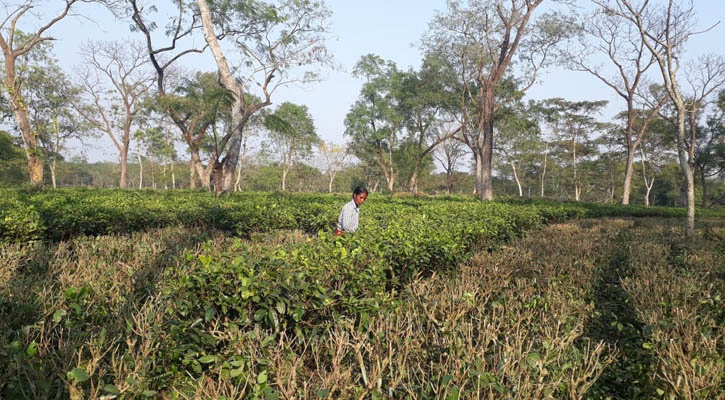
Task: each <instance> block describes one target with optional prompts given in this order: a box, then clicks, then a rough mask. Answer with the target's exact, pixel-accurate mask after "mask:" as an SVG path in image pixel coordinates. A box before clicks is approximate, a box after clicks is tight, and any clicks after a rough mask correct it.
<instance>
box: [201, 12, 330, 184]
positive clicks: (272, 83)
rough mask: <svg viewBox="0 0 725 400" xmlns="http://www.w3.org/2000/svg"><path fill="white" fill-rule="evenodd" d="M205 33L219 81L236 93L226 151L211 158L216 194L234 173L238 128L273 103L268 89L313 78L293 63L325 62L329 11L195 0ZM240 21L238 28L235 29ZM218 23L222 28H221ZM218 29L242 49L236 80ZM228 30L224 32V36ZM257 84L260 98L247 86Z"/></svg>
mask: <svg viewBox="0 0 725 400" xmlns="http://www.w3.org/2000/svg"><path fill="white" fill-rule="evenodd" d="M197 5H198V7H199V12H200V15H201V21H202V25H203V28H204V38H205V40H206V43H207V44H208V45H209V48H210V49H211V52H212V54H213V55H214V60H215V61H216V63H217V67H218V69H219V81H220V83H221V85H222V87H224V88H225V89H226V90H228V91H229V92H230V93H231V94H232V95H233V97H234V104H233V105H232V129H231V130H230V131H229V132H228V133H227V134H226V135H225V136H224V137H223V138H222V139H221V142H220V144H221V146H220V148H221V149H223V150H226V155H225V156H224V157H223V158H221V154H217V157H216V159H215V160H213V162H214V164H215V166H214V174H215V177H214V178H215V182H216V185H215V190H216V192H217V195H219V194H221V193H222V191H226V190H229V189H231V187H232V178H233V174H234V171H235V170H236V167H237V164H238V161H239V152H240V148H241V143H242V133H243V131H244V126H245V125H246V124H247V122H248V121H249V118H250V117H251V116H252V115H254V113H256V112H258V111H259V110H261V109H262V108H264V107H267V106H269V105H270V104H272V101H271V97H272V94H273V93H274V92H275V91H276V90H277V89H278V88H279V87H282V86H285V85H287V84H290V83H292V82H309V81H311V80H312V79H314V78H315V76H314V75H313V74H310V73H306V74H304V76H303V77H302V78H295V77H291V76H290V75H289V72H290V70H291V69H292V68H294V67H300V66H310V65H315V64H323V63H326V62H328V61H329V59H330V57H329V56H328V54H327V49H326V48H325V46H324V38H323V36H322V35H323V34H324V33H325V32H326V27H325V25H324V21H325V19H326V18H327V17H328V15H329V11H328V10H327V9H326V8H325V7H324V5H323V4H321V3H312V2H281V3H280V4H277V5H274V6H273V5H270V4H268V3H264V2H259V3H257V6H256V8H255V9H254V10H253V12H249V13H246V12H245V13H241V14H239V12H237V11H235V10H233V9H226V8H225V4H212V6H213V8H210V7H209V4H208V3H207V1H206V0H197ZM235 26H239V28H236V29H235V28H234V27H235ZM220 27H221V28H220ZM219 29H221V32H219V34H220V35H221V36H223V37H230V38H231V39H233V40H234V44H235V45H236V46H237V47H238V48H239V49H240V50H241V53H242V54H243V55H244V57H245V59H244V60H243V63H244V65H245V66H246V67H247V68H245V71H246V73H247V74H246V76H243V77H241V78H239V79H237V77H236V76H235V75H234V73H233V72H232V68H231V66H230V64H229V61H228V60H227V58H226V56H225V55H224V51H223V50H222V47H221V43H220V40H219V37H218V36H217V34H215V30H219ZM227 34H228V36H227ZM252 85H255V86H257V85H258V86H259V87H260V89H261V100H255V99H254V98H253V96H250V94H251V93H250V90H251V86H252Z"/></svg>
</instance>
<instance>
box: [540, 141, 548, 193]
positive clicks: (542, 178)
mask: <svg viewBox="0 0 725 400" xmlns="http://www.w3.org/2000/svg"><path fill="white" fill-rule="evenodd" d="M548 158H549V143H548V142H547V143H546V150H544V166H543V168H542V170H541V197H544V182H545V181H544V178H545V177H546V162H547V159H548Z"/></svg>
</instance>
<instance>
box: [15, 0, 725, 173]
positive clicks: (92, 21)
mask: <svg viewBox="0 0 725 400" xmlns="http://www.w3.org/2000/svg"><path fill="white" fill-rule="evenodd" d="M580 2H581V3H582V4H586V3H587V2H584V1H583V0H580ZM43 4H45V5H44V6H41V7H39V11H41V12H48V11H49V10H50V9H52V8H53V6H52V5H53V4H54V2H53V1H52V0H51V1H46V2H43ZM159 4H161V3H159ZM327 4H328V7H329V8H330V9H331V11H332V17H331V19H330V25H331V26H330V28H331V29H330V31H331V34H330V40H329V42H328V46H329V49H330V51H331V53H332V54H333V55H334V57H335V60H336V62H337V63H338V64H339V65H340V66H341V69H342V70H341V71H338V70H335V71H328V72H327V73H326V74H325V80H324V81H322V82H318V83H314V84H311V85H309V86H307V87H305V88H300V87H288V88H285V89H280V91H278V92H277V93H275V97H273V99H272V101H273V102H274V103H275V105H276V104H280V103H282V102H284V101H292V102H295V103H298V104H305V105H307V106H308V107H309V109H310V112H311V114H312V116H313V118H314V120H315V125H316V127H317V130H318V134H319V135H320V137H322V138H323V139H325V140H327V141H332V142H335V143H343V142H344V138H343V131H344V124H343V121H344V118H345V115H346V113H347V112H348V110H349V108H350V106H351V105H352V103H353V102H354V101H355V99H356V98H357V96H358V94H359V90H360V86H361V82H360V81H359V80H357V79H355V78H352V77H351V76H350V75H349V73H348V72H347V71H350V70H351V69H352V67H353V65H354V64H355V62H357V60H358V59H359V58H360V56H362V55H365V54H368V53H375V54H377V55H379V56H380V57H382V58H384V59H389V60H392V61H394V62H395V63H396V64H397V65H398V67H399V68H401V69H407V68H408V67H413V68H417V67H418V66H419V65H420V60H421V53H420V50H419V49H418V48H417V46H416V43H417V42H418V41H419V40H420V38H421V36H422V35H423V33H424V32H425V31H426V30H427V28H428V23H429V22H430V20H431V19H432V16H433V15H434V12H435V11H436V10H439V11H444V10H445V0H367V1H353V0H329V1H328V2H327ZM56 6H57V3H56ZM695 7H696V8H697V10H698V14H699V26H701V27H704V26H710V25H712V24H713V23H715V22H717V21H725V0H695ZM77 11H78V12H80V13H82V14H84V15H85V16H86V17H87V19H81V18H74V19H71V20H67V21H62V22H61V23H60V24H59V25H57V26H56V27H54V28H53V30H52V31H51V33H52V35H53V36H54V37H56V38H57V39H58V40H57V41H56V43H55V49H56V56H57V58H58V59H60V61H61V65H62V66H63V67H64V68H65V69H66V70H68V71H69V72H70V71H71V69H72V68H73V67H74V66H75V65H77V64H78V63H79V56H78V48H79V47H80V45H81V44H82V43H83V42H84V41H87V40H90V39H92V40H123V39H140V37H141V35H140V34H139V33H133V32H130V30H129V29H128V26H129V24H128V23H127V22H123V21H116V20H114V18H113V17H112V16H111V15H110V14H109V13H108V12H107V11H105V10H103V9H101V8H99V7H95V6H87V5H84V4H80V7H78V9H77ZM537 11H539V10H537ZM539 12H540V11H539ZM27 22H28V23H30V20H28V21H27ZM25 26H30V25H25ZM21 29H23V26H21ZM723 37H725V23H721V24H720V25H718V26H717V27H716V28H714V29H713V30H712V31H710V32H708V33H707V34H705V35H701V36H699V37H697V38H695V39H694V40H693V42H692V45H691V47H690V51H689V56H692V57H696V56H697V55H700V54H703V53H707V52H715V53H719V54H723V53H725V52H724V51H723V42H722V38H723ZM229 57H230V58H231V57H232V56H231V55H229ZM184 65H185V66H186V67H187V68H191V69H198V70H204V71H212V70H215V68H216V66H215V64H214V62H213V59H212V56H211V54H210V53H209V52H207V53H205V54H203V55H201V56H193V57H189V58H185V59H184ZM540 80H541V81H542V83H541V84H539V85H536V86H535V87H533V88H532V89H531V90H530V91H529V93H528V97H530V98H535V99H543V98H549V97H564V98H567V99H571V100H583V99H587V100H599V99H605V100H610V101H611V103H610V106H609V108H608V109H607V111H606V112H605V115H603V118H605V119H606V118H609V117H611V116H612V115H613V114H615V113H617V112H618V111H619V110H620V109H621V105H620V102H619V100H618V99H617V98H616V97H615V96H614V95H613V92H612V91H611V89H608V88H606V87H605V86H604V85H603V84H601V83H600V82H599V81H598V80H596V79H594V78H593V77H590V76H589V75H587V74H584V73H575V72H569V71H565V70H562V69H560V68H552V69H550V70H549V71H547V72H546V73H545V74H543V75H542V76H541V78H540ZM102 143H105V142H102ZM104 147H107V148H108V149H107V150H105V149H103V148H104ZM88 157H89V159H90V160H91V161H95V160H100V159H105V160H115V159H116V158H117V156H116V155H115V152H114V150H113V148H112V146H111V145H110V142H108V146H106V145H105V144H104V145H102V146H101V148H99V149H98V150H93V151H90V152H89V153H88Z"/></svg>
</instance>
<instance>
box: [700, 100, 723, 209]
mask: <svg viewBox="0 0 725 400" xmlns="http://www.w3.org/2000/svg"><path fill="white" fill-rule="evenodd" d="M716 104H717V107H716V108H715V110H713V112H712V114H710V115H709V116H708V118H707V124H706V126H705V127H703V128H702V129H700V132H701V133H700V134H699V135H698V140H697V144H696V149H695V157H694V158H695V162H694V164H695V173H696V174H697V178H698V180H699V181H700V185H701V187H702V206H703V207H707V206H708V205H709V202H708V199H709V194H710V192H709V190H708V187H709V185H708V180H709V179H710V178H714V177H716V176H719V175H721V174H722V173H723V171H725V91H722V92H720V94H719V96H718V101H717V103H716Z"/></svg>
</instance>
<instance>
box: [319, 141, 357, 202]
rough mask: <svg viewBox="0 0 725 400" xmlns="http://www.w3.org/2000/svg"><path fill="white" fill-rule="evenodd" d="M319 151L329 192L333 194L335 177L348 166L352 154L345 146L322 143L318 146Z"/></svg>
mask: <svg viewBox="0 0 725 400" xmlns="http://www.w3.org/2000/svg"><path fill="white" fill-rule="evenodd" d="M317 151H318V153H319V155H320V159H321V161H322V165H321V166H322V170H323V172H324V173H325V174H326V175H327V192H328V193H332V183H333V182H334V181H335V176H337V174H338V172H340V171H341V170H342V169H344V168H345V167H346V166H347V165H348V161H347V160H348V158H349V156H350V153H348V151H347V148H346V147H345V146H337V145H335V144H333V143H327V142H322V141H321V142H320V143H319V144H318V145H317Z"/></svg>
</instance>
